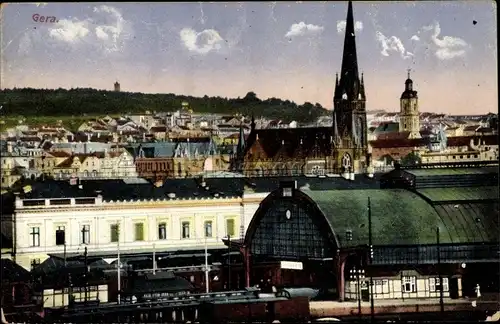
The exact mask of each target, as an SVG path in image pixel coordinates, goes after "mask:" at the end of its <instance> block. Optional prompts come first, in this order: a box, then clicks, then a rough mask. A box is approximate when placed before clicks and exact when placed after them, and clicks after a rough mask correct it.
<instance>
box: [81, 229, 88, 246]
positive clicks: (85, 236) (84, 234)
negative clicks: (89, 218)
mask: <svg viewBox="0 0 500 324" xmlns="http://www.w3.org/2000/svg"><path fill="white" fill-rule="evenodd" d="M81 243H82V244H90V225H83V226H82V239H81Z"/></svg>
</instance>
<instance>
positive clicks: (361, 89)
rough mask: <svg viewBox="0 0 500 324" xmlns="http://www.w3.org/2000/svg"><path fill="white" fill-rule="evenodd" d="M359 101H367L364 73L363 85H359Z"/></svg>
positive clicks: (362, 74) (362, 75)
mask: <svg viewBox="0 0 500 324" xmlns="http://www.w3.org/2000/svg"><path fill="white" fill-rule="evenodd" d="M358 99H364V100H366V95H365V80H364V73H363V72H361V83H360V85H359V94H358Z"/></svg>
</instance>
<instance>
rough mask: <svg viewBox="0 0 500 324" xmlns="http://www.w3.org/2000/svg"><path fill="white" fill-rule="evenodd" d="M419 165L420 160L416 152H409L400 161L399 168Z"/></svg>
mask: <svg viewBox="0 0 500 324" xmlns="http://www.w3.org/2000/svg"><path fill="white" fill-rule="evenodd" d="M421 163H422V159H421V158H420V155H418V154H417V153H416V152H410V153H408V154H407V155H406V156H405V157H403V158H402V159H401V166H415V165H419V164H421Z"/></svg>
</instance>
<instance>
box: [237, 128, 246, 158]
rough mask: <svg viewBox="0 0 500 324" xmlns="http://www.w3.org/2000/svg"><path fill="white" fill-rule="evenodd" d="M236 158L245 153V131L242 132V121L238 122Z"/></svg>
mask: <svg viewBox="0 0 500 324" xmlns="http://www.w3.org/2000/svg"><path fill="white" fill-rule="evenodd" d="M236 152H237V156H238V158H241V157H242V156H243V154H244V153H245V133H244V132H243V123H241V124H240V134H239V137H238V146H237V147H236Z"/></svg>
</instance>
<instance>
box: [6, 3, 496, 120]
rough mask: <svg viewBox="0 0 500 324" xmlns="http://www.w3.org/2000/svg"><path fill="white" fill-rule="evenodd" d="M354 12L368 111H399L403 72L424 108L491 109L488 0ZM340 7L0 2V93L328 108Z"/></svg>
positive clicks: (492, 30) (358, 6)
mask: <svg viewBox="0 0 500 324" xmlns="http://www.w3.org/2000/svg"><path fill="white" fill-rule="evenodd" d="M353 7H354V19H355V21H356V26H357V30H356V41H357V51H358V61H359V69H360V71H363V72H364V79H365V84H366V92H367V108H368V109H369V110H373V109H386V110H389V111H396V110H398V109H399V96H400V95H401V92H402V91H403V88H404V81H405V79H406V75H407V72H406V71H407V69H409V68H410V69H412V78H413V79H414V82H415V88H416V90H417V91H419V97H420V107H421V110H422V111H435V112H446V113H456V114H462V113H463V114H468V113H486V112H489V111H492V112H496V111H497V109H498V108H497V107H498V101H497V97H498V95H497V91H498V90H497V41H496V40H497V35H496V33H497V29H496V25H497V24H496V4H495V3H494V2H492V1H479V0H478V1H463V2H462V1H452V2H445V1H439V2H430V1H425V2H361V1H360V2H357V1H355V2H354V5H353ZM346 12H347V2H304V3H300V2H298V3H296V2H277V3H272V2H251V3H250V2H249V3H235V2H231V3H227V4H224V3H151V4H147V3H140V4H139V3H137V4H134V3H126V4H120V3H67V4H60V3H38V4H8V5H3V6H2V15H1V17H2V22H1V23H2V39H1V49H2V66H3V73H2V75H1V77H2V80H1V81H2V87H3V88H11V87H14V86H15V87H25V86H26V87H27V86H29V87H37V88H58V87H62V88H71V87H93V88H100V89H112V85H113V83H114V82H115V81H116V80H118V81H119V82H120V83H121V86H122V90H123V91H133V92H152V93H177V94H187V95H197V96H203V95H205V94H207V95H211V96H214V95H215V96H216V95H218V96H222V97H238V96H241V97H243V96H244V95H245V94H246V93H247V92H248V91H255V92H256V93H257V95H258V96H259V97H260V98H262V99H265V98H268V97H278V98H283V99H290V100H294V101H296V102H297V103H303V102H305V101H310V102H312V103H315V102H319V103H320V104H322V105H323V106H325V107H327V108H331V107H332V95H333V84H334V80H335V73H336V72H338V71H339V69H340V66H341V57H342V48H343V38H344V33H343V28H342V27H343V26H344V25H343V21H344V20H345V17H346ZM34 14H38V15H40V16H54V17H56V19H55V20H56V22H40V19H39V18H38V21H34V19H33V15H34ZM44 20H45V19H44ZM49 21H50V20H49ZM474 21H475V22H476V24H474Z"/></svg>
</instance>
